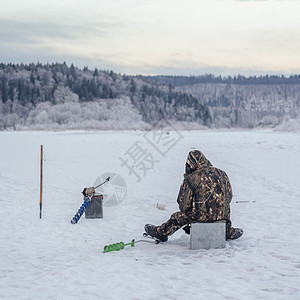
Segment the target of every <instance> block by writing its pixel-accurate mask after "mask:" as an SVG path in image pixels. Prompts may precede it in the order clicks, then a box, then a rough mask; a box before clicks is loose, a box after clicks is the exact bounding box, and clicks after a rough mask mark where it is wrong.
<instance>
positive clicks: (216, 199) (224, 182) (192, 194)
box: [177, 150, 232, 222]
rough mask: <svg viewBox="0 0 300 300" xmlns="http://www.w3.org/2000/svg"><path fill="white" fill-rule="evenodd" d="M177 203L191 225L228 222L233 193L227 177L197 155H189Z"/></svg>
mask: <svg viewBox="0 0 300 300" xmlns="http://www.w3.org/2000/svg"><path fill="white" fill-rule="evenodd" d="M184 177H185V178H184V181H183V183H182V185H181V187H180V191H179V195H178V198H177V202H178V204H179V209H180V210H181V211H182V212H184V213H185V214H186V215H187V216H188V217H189V219H190V220H191V221H192V222H193V221H194V222H213V221H218V220H228V221H229V220H230V202H231V199H232V189H231V185H230V182H229V178H228V176H227V174H226V173H225V172H224V171H222V170H220V169H217V168H215V167H213V165H212V164H211V163H210V161H209V160H208V159H207V158H206V157H205V156H204V154H203V153H202V152H201V151H199V150H195V151H191V152H190V153H189V155H188V158H187V161H186V173H185V174H184Z"/></svg>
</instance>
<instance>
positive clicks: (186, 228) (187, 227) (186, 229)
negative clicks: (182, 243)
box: [182, 224, 191, 234]
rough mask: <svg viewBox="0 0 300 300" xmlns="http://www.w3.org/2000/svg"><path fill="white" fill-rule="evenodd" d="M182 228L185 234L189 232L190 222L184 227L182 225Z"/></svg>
mask: <svg viewBox="0 0 300 300" xmlns="http://www.w3.org/2000/svg"><path fill="white" fill-rule="evenodd" d="M182 229H183V230H184V232H185V233H186V234H190V233H191V224H187V225H185V226H184V227H182Z"/></svg>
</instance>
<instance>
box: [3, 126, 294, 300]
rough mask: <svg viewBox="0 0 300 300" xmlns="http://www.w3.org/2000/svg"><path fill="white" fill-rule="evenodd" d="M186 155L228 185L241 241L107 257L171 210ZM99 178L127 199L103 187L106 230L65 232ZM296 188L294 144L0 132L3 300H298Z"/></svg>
mask: <svg viewBox="0 0 300 300" xmlns="http://www.w3.org/2000/svg"><path fill="white" fill-rule="evenodd" d="M41 144H43V145H44V154H45V155H44V193H43V218H42V219H39V168H40V166H39V163H40V145H41ZM192 149H199V150H201V151H203V152H204V153H205V155H206V156H207V158H208V159H209V160H210V161H211V162H212V163H213V164H214V165H215V166H217V167H219V168H221V169H223V170H225V171H226V172H227V174H228V175H229V178H230V179H231V183H232V187H233V192H234V198H233V200H232V204H231V212H232V222H233V226H236V227H241V228H243V229H244V235H243V236H242V237H241V238H240V239H239V240H235V241H229V242H226V248H225V249H219V250H190V249H189V236H187V235H186V234H185V233H184V232H183V230H179V231H178V232H176V233H175V234H174V235H173V236H171V237H170V238H169V241H168V242H167V243H163V244H159V245H155V244H154V243H137V244H136V246H135V247H130V246H127V247H126V248H125V249H124V250H121V251H116V252H110V253H103V246H104V245H107V244H111V243H115V242H120V241H123V242H130V241H131V240H132V239H136V240H139V239H143V236H142V234H143V227H144V224H146V223H153V224H156V225H158V224H161V223H162V222H164V221H166V220H167V219H168V218H169V216H170V215H171V214H172V213H173V212H175V211H177V210H178V208H177V203H176V198H177V193H178V191H179V186H180V184H181V182H182V179H183V172H184V165H185V160H186V157H187V154H188V152H189V151H190V150H192ZM122 161H123V162H122ZM126 164H127V165H126ZM106 173H115V174H117V177H119V178H123V180H124V182H125V184H126V187H125V184H124V185H123V186H121V187H120V186H117V184H116V182H115V183H114V182H112V183H108V184H107V185H106V186H104V188H103V193H104V194H105V201H106V203H105V205H104V217H103V219H92V220H91V219H85V218H84V216H83V217H82V218H81V219H80V221H79V222H78V224H75V225H72V224H71V223H70V220H71V219H72V217H73V216H74V214H75V213H76V211H77V210H78V208H79V207H80V206H81V204H82V195H81V191H82V190H83V188H84V187H87V186H92V185H94V183H95V182H96V179H97V178H98V177H101V176H104V177H105V176H106ZM299 179H300V135H299V133H298V134H296V133H283V132H272V131H181V132H170V134H167V133H164V132H162V133H160V132H151V131H150V132H147V133H145V132H140V131H131V132H129V131H127V132H117V131H116V132H112V131H106V132H87V131H67V132H0V205H1V209H0V227H1V232H0V261H1V263H0V298H1V299H249V300H250V299H251V300H252V299H284V300H285V299H300V234H299V232H298V230H299V228H300V184H299ZM125 188H126V189H125ZM125 192H126V194H125ZM113 197H115V198H113ZM112 199H118V201H120V203H119V204H118V205H114V206H111V205H109V203H110V201H112ZM157 203H159V204H165V205H166V208H165V210H159V209H158V208H157V207H155V206H156V204H157ZM110 204H111V203H110Z"/></svg>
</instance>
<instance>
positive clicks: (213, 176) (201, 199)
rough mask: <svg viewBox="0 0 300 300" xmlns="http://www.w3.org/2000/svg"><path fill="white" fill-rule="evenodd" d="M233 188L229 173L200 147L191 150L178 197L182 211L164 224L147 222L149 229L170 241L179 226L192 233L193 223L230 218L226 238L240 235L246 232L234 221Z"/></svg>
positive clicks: (146, 226) (148, 230) (174, 214)
mask: <svg viewBox="0 0 300 300" xmlns="http://www.w3.org/2000/svg"><path fill="white" fill-rule="evenodd" d="M231 199H232V189H231V184H230V182H229V178H228V176H227V174H226V173H225V172H224V171H222V170H220V169H217V168H215V167H214V166H213V165H212V164H211V163H210V161H209V160H208V159H207V158H206V157H205V156H204V154H203V153H202V152H201V151H199V150H195V151H191V152H190V153H189V154H188V158H187V161H186V168H185V174H184V180H183V183H182V185H181V187H180V191H179V194H178V198H177V203H178V204H179V209H180V211H178V212H175V213H173V214H172V215H171V217H170V219H169V220H168V221H167V222H165V223H163V224H162V225H161V226H154V225H150V224H146V225H145V230H146V233H148V234H149V235H151V236H153V237H156V238H159V239H160V240H162V241H167V240H168V236H169V235H171V234H173V233H174V232H175V231H176V230H178V229H179V228H181V227H182V226H185V227H184V228H183V229H184V230H185V231H186V232H187V233H189V226H190V223H193V222H218V221H221V220H225V221H226V239H237V238H239V237H240V236H241V235H242V234H243V230H242V229H240V228H233V227H232V226H231V221H230V202H231Z"/></svg>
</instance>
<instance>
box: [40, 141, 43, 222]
mask: <svg viewBox="0 0 300 300" xmlns="http://www.w3.org/2000/svg"><path fill="white" fill-rule="evenodd" d="M42 204H43V145H41V176H40V219H41V218H42Z"/></svg>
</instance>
